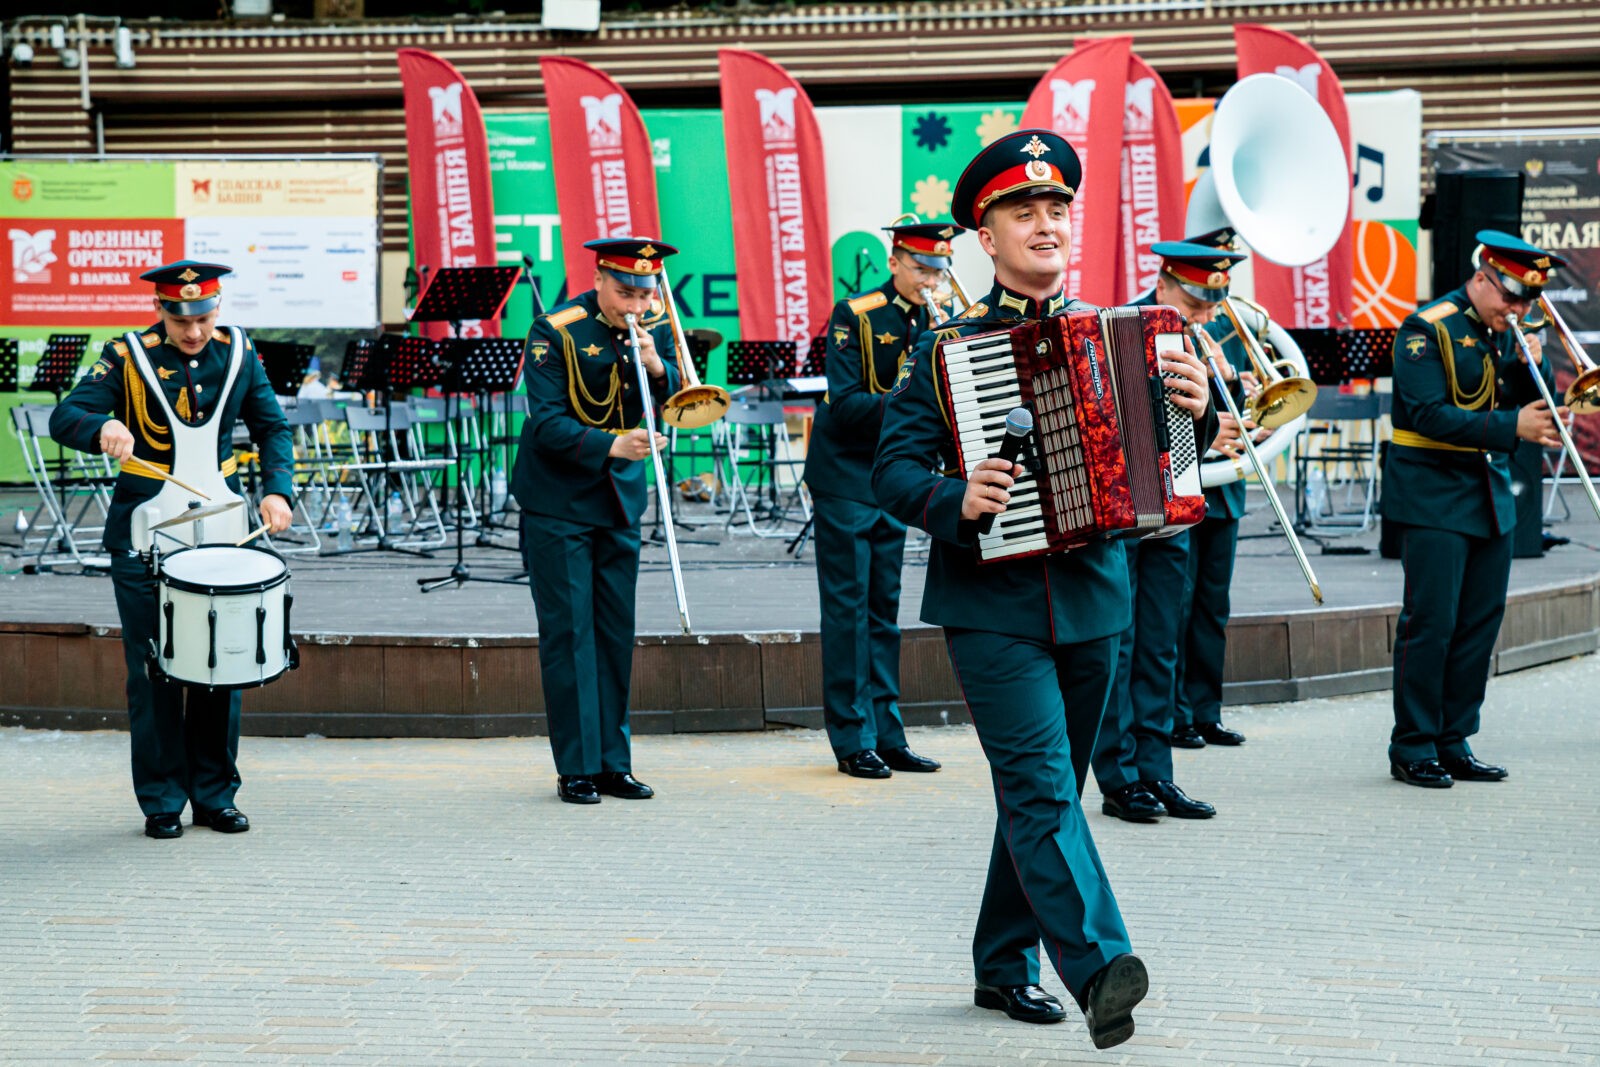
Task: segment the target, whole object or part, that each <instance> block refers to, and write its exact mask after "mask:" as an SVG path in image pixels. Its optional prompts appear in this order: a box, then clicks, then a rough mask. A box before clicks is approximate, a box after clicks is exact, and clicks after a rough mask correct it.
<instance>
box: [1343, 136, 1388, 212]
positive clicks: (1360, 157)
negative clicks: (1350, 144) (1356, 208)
mask: <svg viewBox="0 0 1600 1067" xmlns="http://www.w3.org/2000/svg"><path fill="white" fill-rule="evenodd" d="M1366 162H1370V163H1372V164H1373V165H1375V166H1376V167H1377V168H1378V181H1377V183H1376V184H1374V185H1372V186H1371V187H1369V188H1368V189H1367V200H1368V201H1369V202H1371V203H1374V204H1376V203H1377V202H1378V201H1379V200H1382V199H1383V153H1382V152H1380V151H1378V150H1377V149H1376V148H1370V147H1368V146H1367V145H1364V144H1358V145H1356V169H1355V174H1354V175H1353V179H1354V180H1353V181H1351V183H1350V184H1351V185H1353V186H1355V185H1360V184H1361V164H1362V163H1366Z"/></svg>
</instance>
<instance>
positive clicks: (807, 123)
mask: <svg viewBox="0 0 1600 1067" xmlns="http://www.w3.org/2000/svg"><path fill="white" fill-rule="evenodd" d="M717 56H718V59H719V62H720V63H721V73H722V122H723V129H724V134H725V139H726V146H727V155H728V193H729V197H730V201H731V204H732V207H733V249H734V256H735V260H736V262H737V264H738V273H739V329H740V333H741V334H742V335H743V336H744V337H745V338H746V339H748V340H756V341H765V340H778V341H796V342H799V343H801V344H802V345H803V344H807V343H809V342H810V339H811V337H812V336H813V335H814V334H816V333H819V332H820V331H821V329H822V327H823V325H824V324H825V323H826V322H827V318H828V314H829V312H830V311H831V310H832V305H833V281H832V278H833V270H832V263H831V261H830V260H831V257H830V256H829V231H828V187H827V174H826V171H825V168H824V164H823V155H822V135H821V133H820V131H819V130H818V128H817V119H816V115H815V113H814V112H813V111H812V108H811V98H810V97H808V96H807V95H806V92H805V90H804V89H802V88H801V87H800V84H799V83H798V82H796V81H795V80H794V79H793V78H791V77H789V75H788V73H787V72H786V71H785V70H784V69H783V68H782V67H780V66H778V65H777V64H776V63H774V62H772V61H771V60H769V59H767V58H766V57H765V56H761V55H757V54H756V53H754V52H744V51H740V50H738V49H732V48H724V49H721V50H719V51H718V53H717Z"/></svg>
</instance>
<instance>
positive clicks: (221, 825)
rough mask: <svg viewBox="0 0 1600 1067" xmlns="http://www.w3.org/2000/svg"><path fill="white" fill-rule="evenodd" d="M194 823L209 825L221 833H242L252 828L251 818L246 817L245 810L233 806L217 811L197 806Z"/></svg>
mask: <svg viewBox="0 0 1600 1067" xmlns="http://www.w3.org/2000/svg"><path fill="white" fill-rule="evenodd" d="M194 824H195V825H196V826H209V827H211V828H212V829H213V830H215V831H216V832H217V833H219V834H242V833H244V832H245V831H246V830H248V829H250V820H249V819H247V818H245V817H244V812H242V811H240V810H239V809H238V808H232V807H230V808H218V809H217V810H215V811H206V810H205V809H204V808H195V809H194Z"/></svg>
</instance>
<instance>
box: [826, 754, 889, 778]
mask: <svg viewBox="0 0 1600 1067" xmlns="http://www.w3.org/2000/svg"><path fill="white" fill-rule="evenodd" d="M839 773H840V774H848V775H849V776H850V777H852V778H889V777H892V776H893V775H894V772H893V771H891V770H890V769H889V765H888V764H887V763H885V762H883V759H882V758H881V757H880V756H879V755H878V754H877V753H876V752H874V751H872V749H870V748H864V749H862V750H861V751H860V752H853V753H851V754H850V755H848V756H846V757H845V758H844V759H842V760H840V761H839Z"/></svg>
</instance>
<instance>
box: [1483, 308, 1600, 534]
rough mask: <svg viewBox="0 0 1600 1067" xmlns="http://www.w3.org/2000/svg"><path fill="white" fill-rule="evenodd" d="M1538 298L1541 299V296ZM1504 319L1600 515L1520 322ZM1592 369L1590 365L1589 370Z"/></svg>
mask: <svg viewBox="0 0 1600 1067" xmlns="http://www.w3.org/2000/svg"><path fill="white" fill-rule="evenodd" d="M1540 299H1541V301H1542V300H1543V297H1541V298H1540ZM1546 310H1548V309H1546ZM1506 320H1507V321H1508V322H1509V323H1510V324H1511V332H1512V334H1513V335H1515V337H1516V339H1517V347H1518V348H1520V349H1522V358H1523V359H1524V360H1525V361H1526V362H1527V364H1528V373H1529V374H1532V375H1533V380H1534V382H1535V384H1537V385H1538V386H1539V395H1540V396H1542V397H1543V398H1544V402H1545V403H1546V404H1547V405H1549V407H1550V414H1552V415H1554V416H1555V420H1556V432H1557V433H1558V434H1560V435H1561V448H1562V450H1563V451H1565V452H1566V454H1567V459H1569V460H1570V461H1571V462H1572V469H1573V470H1575V471H1577V472H1578V480H1579V481H1580V482H1582V483H1583V491H1584V493H1585V494H1587V495H1588V497H1589V506H1590V507H1592V508H1594V513H1595V515H1596V516H1597V517H1600V495H1597V494H1596V493H1595V491H1594V482H1592V481H1590V480H1589V471H1588V468H1586V467H1585V466H1584V465H1583V457H1582V456H1580V455H1579V454H1578V446H1577V445H1575V444H1573V443H1572V435H1571V434H1570V433H1568V432H1567V424H1566V421H1565V420H1564V419H1562V418H1561V416H1560V415H1558V414H1556V401H1555V397H1553V396H1551V395H1550V387H1549V386H1548V385H1546V384H1545V381H1544V374H1543V373H1542V372H1541V371H1540V369H1539V364H1538V363H1537V362H1536V361H1535V360H1534V358H1533V353H1532V352H1531V351H1530V350H1529V349H1528V338H1527V337H1526V336H1524V334H1523V332H1522V324H1521V323H1520V322H1519V321H1518V320H1517V316H1515V315H1508V316H1507V317H1506ZM1593 369H1594V368H1593V366H1592V365H1591V367H1590V370H1593ZM1578 380H1579V381H1582V380H1583V379H1582V378H1581V377H1580V378H1579V379H1578ZM1573 384H1574V385H1577V384H1578V383H1577V382H1574V383H1573Z"/></svg>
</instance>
